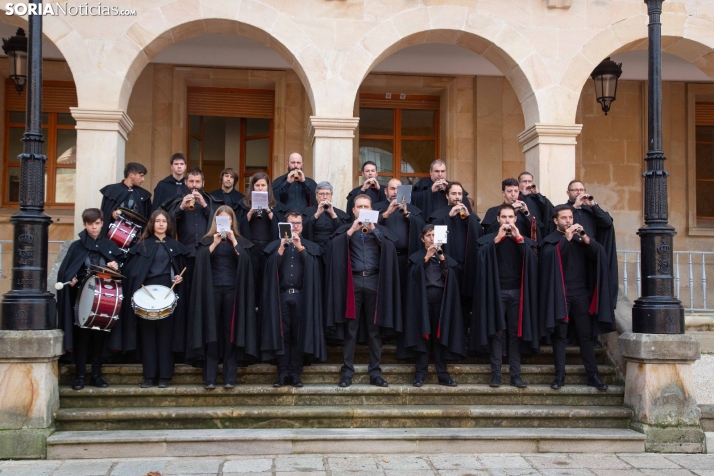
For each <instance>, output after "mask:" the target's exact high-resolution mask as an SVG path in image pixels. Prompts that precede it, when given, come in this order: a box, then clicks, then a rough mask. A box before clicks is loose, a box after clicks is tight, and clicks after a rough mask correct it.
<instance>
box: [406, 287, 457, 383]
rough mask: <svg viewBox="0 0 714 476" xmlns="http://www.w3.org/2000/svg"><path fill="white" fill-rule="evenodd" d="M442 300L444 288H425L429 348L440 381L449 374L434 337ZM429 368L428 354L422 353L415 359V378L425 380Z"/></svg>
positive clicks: (442, 349) (437, 326)
mask: <svg viewBox="0 0 714 476" xmlns="http://www.w3.org/2000/svg"><path fill="white" fill-rule="evenodd" d="M443 298H444V288H440V287H437V286H428V287H427V288H426V302H427V305H428V306H429V321H430V324H431V334H429V347H430V348H431V350H432V352H433V353H434V366H435V367H436V373H437V375H438V376H439V378H440V379H446V378H448V377H449V372H448V371H447V370H446V362H445V361H444V360H443V359H442V354H443V351H444V346H443V345H442V344H441V343H440V342H439V340H438V339H437V337H436V335H437V332H438V330H439V317H440V315H441V302H442V300H443ZM428 368H429V352H428V351H427V352H423V353H421V354H419V355H418V356H417V358H416V371H415V372H414V377H415V378H421V379H422V380H424V379H425V378H426V374H427V369H428Z"/></svg>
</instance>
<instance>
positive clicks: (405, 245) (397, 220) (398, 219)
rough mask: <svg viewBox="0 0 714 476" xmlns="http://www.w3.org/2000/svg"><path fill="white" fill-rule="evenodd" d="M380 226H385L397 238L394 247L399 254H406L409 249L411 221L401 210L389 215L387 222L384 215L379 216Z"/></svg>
mask: <svg viewBox="0 0 714 476" xmlns="http://www.w3.org/2000/svg"><path fill="white" fill-rule="evenodd" d="M379 221H380V224H384V226H386V227H387V228H389V230H390V231H392V232H393V233H394V234H395V235H396V236H397V241H396V242H395V243H394V247H395V248H396V249H397V251H398V252H406V251H408V249H409V219H408V218H406V217H405V216H404V214H403V213H402V212H400V211H399V210H395V211H394V213H392V214H391V215H389V217H387V219H386V220H385V219H384V218H383V217H382V214H381V213H380V215H379Z"/></svg>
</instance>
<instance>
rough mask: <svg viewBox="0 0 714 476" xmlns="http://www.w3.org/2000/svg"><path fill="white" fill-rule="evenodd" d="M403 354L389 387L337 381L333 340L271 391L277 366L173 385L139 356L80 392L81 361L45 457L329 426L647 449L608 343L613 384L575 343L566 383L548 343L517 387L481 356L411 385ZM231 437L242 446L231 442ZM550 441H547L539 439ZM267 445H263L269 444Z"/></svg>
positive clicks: (181, 374)
mask: <svg viewBox="0 0 714 476" xmlns="http://www.w3.org/2000/svg"><path fill="white" fill-rule="evenodd" d="M357 353H358V355H357V356H356V357H355V360H356V362H366V360H367V349H366V348H358V350H357ZM394 354H395V348H394V347H393V346H385V349H384V353H383V359H382V374H383V377H384V378H385V379H386V380H387V381H388V382H389V384H390V385H389V387H387V388H378V387H374V386H371V385H369V384H368V383H369V378H368V375H367V365H366V364H358V365H356V366H355V369H356V374H355V377H354V379H353V385H352V386H351V387H348V388H339V387H338V386H337V382H338V380H339V369H340V365H341V364H340V362H341V352H340V349H336V348H335V349H330V351H329V357H328V362H327V363H324V364H316V365H312V366H309V367H306V368H305V370H304V373H303V376H302V380H303V382H304V383H305V386H304V387H303V388H293V387H283V388H273V387H272V383H273V382H274V381H275V378H276V373H275V367H273V366H270V365H255V366H252V367H249V368H246V369H239V373H238V382H237V383H238V384H237V385H236V387H235V388H233V389H230V390H226V389H223V388H222V387H219V388H216V389H215V390H212V391H208V390H205V389H204V388H203V386H202V378H201V370H200V369H196V368H193V367H190V366H186V365H178V366H177V368H176V374H175V376H174V379H173V380H172V385H171V387H169V388H167V389H160V388H157V387H152V388H150V389H140V388H139V386H138V383H139V382H140V381H141V380H142V375H141V365H137V364H133V365H107V366H105V367H104V378H105V379H106V380H107V381H108V382H109V384H110V387H109V388H106V389H98V388H94V387H86V388H85V389H83V390H81V391H75V390H72V389H71V388H70V387H69V385H70V383H71V380H72V378H73V375H74V368H73V367H72V366H64V367H62V368H61V371H60V409H59V410H58V411H57V413H56V424H57V428H58V430H59V431H58V432H57V433H55V435H53V436H52V437H50V439H49V440H48V456H50V455H52V457H58V456H62V457H97V454H98V453H96V452H98V451H101V444H100V443H99V442H101V441H105V442H106V441H113V444H114V445H117V444H118V445H119V446H120V447H123V448H135V449H136V450H137V451H142V454H144V453H145V452H146V451H147V447H142V446H141V445H142V444H143V443H147V442H148V441H154V442H155V441H157V439H158V440H160V441H163V443H162V445H160V448H162V449H157V450H155V451H154V452H153V453H152V454H153V455H155V456H159V455H160V454H157V453H161V454H164V455H165V454H168V453H167V451H168V450H167V448H168V446H171V445H169V444H168V443H167V441H169V440H170V441H173V442H174V443H173V444H174V445H178V447H184V446H185V445H187V444H188V445H191V444H192V445H201V444H204V445H205V446H206V447H205V448H204V449H203V450H202V451H209V452H210V451H211V448H212V446H211V445H210V444H208V443H207V442H210V441H214V442H215V441H216V439H217V440H220V441H221V442H222V444H221V445H218V446H216V448H218V447H220V448H224V449H223V450H221V451H228V453H225V452H224V453H220V454H240V453H238V452H239V451H241V449H240V448H243V447H244V446H245V445H246V444H248V445H249V444H253V445H255V443H256V440H255V438H258V436H259V435H260V437H259V439H260V438H262V439H266V441H268V440H269V441H275V438H278V439H279V440H280V438H282V440H281V441H283V443H285V442H286V441H290V442H292V443H291V446H290V448H291V449H290V451H298V450H296V448H297V447H296V446H295V445H298V446H299V444H298V443H296V442H302V443H301V444H302V445H303V446H302V448H304V447H305V442H306V441H311V442H313V443H314V442H315V441H324V440H326V435H332V436H331V437H330V438H329V440H330V441H332V442H334V441H343V442H344V440H349V441H350V443H349V445H350V448H351V450H350V451H352V452H354V451H359V449H358V448H366V449H375V447H373V446H370V445H369V444H367V443H366V442H372V443H374V442H375V441H379V440H381V439H385V438H386V439H387V440H389V441H391V442H392V444H387V445H386V446H384V447H376V449H382V450H383V451H384V452H388V451H387V450H386V448H394V444H393V443H394V441H399V442H401V443H400V444H401V445H402V446H399V445H397V447H399V448H402V449H403V448H404V446H403V445H404V444H406V443H405V442H406V441H411V442H412V443H414V444H415V445H416V446H415V448H421V449H420V450H419V451H424V450H423V448H424V444H425V443H424V441H425V440H424V439H425V438H426V440H428V441H430V442H431V444H436V443H435V441H441V439H443V440H444V441H453V440H454V439H460V440H464V441H471V442H472V443H473V444H472V445H470V446H469V449H470V451H477V448H480V447H481V448H483V449H487V447H489V445H493V444H494V443H495V442H496V441H498V440H499V439H504V440H508V441H521V440H522V443H523V444H526V443H527V444H526V446H528V444H530V445H533V444H536V447H535V449H534V451H539V450H542V448H547V449H545V450H546V451H556V449H553V448H555V447H554V446H553V441H562V443H563V445H565V446H564V447H563V448H565V449H567V450H568V451H572V449H570V448H572V447H573V446H572V445H574V444H576V443H575V441H578V442H580V443H581V444H582V448H583V451H585V450H586V449H587V450H590V451H592V450H594V449H595V448H597V449H598V450H599V451H615V450H617V451H623V449H622V448H627V451H643V449H644V443H643V438H642V437H641V435H640V434H639V433H636V432H633V431H631V430H629V429H628V428H629V423H630V418H631V415H632V413H631V411H630V410H629V409H627V408H625V407H623V406H622V402H623V393H624V388H623V387H622V385H621V384H620V383H618V382H617V377H616V371H615V368H614V367H613V366H611V365H610V364H609V362H608V361H607V358H606V355H605V352H604V350H603V349H598V351H597V355H598V360H599V366H600V372H601V377H602V378H603V380H604V381H605V382H607V383H608V384H609V385H610V389H609V390H608V391H606V392H599V391H597V390H596V389H594V388H592V387H588V386H586V385H585V383H586V376H585V370H584V368H583V367H582V365H581V362H580V356H579V353H578V349H577V348H569V349H568V356H567V361H566V362H567V373H568V376H567V380H566V386H565V387H564V388H562V389H560V390H557V391H556V390H552V389H551V388H550V387H549V384H550V382H551V380H552V378H553V368H552V350H551V348H549V347H546V348H544V349H542V351H541V353H540V354H539V355H535V356H531V357H528V358H524V361H523V367H522V377H523V380H524V381H525V382H527V383H528V384H529V386H528V388H526V389H517V388H515V387H511V386H509V385H508V378H509V375H508V369H507V366H504V375H503V381H504V383H505V385H503V386H502V387H500V388H490V387H489V386H488V382H489V381H490V369H489V366H488V363H487V360H486V359H484V358H470V359H467V360H466V361H462V362H460V363H459V364H454V365H451V366H450V372H451V375H452V377H453V378H454V380H456V381H457V382H458V383H459V386H458V387H456V388H448V387H443V386H440V385H437V384H436V383H437V382H436V375H435V374H434V373H431V374H430V375H429V377H428V379H427V381H426V383H425V385H424V386H423V387H421V388H415V387H413V386H412V385H411V382H412V380H413V373H414V367H413V365H411V364H403V363H397V361H396V360H395V359H394ZM430 371H433V369H430ZM248 429H250V431H247V432H246V430H248ZM286 429H289V431H288V430H286ZM338 429H344V430H338ZM189 430H190V431H189ZM216 430H219V431H216ZM335 432H337V433H335ZM494 432H496V433H494ZM568 432H570V433H568ZM187 435H191V436H190V437H189V436H187ZM251 435H252V436H251ZM277 435H282V437H280V438H279V437H278V436H277ZM167 439H168V440H167ZM226 441H228V443H226ZM201 442H203V443H201ZM240 442H243V443H240ZM415 442H421V445H419V444H417V443H415ZM476 442H480V444H477V443H476ZM545 442H550V443H549V445H545ZM586 442H590V443H589V444H585V443H586ZM226 444H227V445H228V447H229V448H233V449H232V450H225V445H226ZM385 444H386V443H385ZM541 444H542V445H545V446H543V447H542V448H540V447H539V446H538V445H541ZM167 445H168V446H167ZM182 445H183V446H182ZM231 445H232V446H231ZM365 445H366V446H365ZM484 445H485V446H484ZM603 445H604V446H603ZM556 446H557V445H556ZM308 447H309V445H308ZM340 447H341V448H342V449H343V451H344V447H342V446H340ZM265 448H266V449H263V450H257V451H268V449H267V448H272V446H271V445H267V446H266V447H265ZM494 448H498V447H494ZM539 448H540V449H539ZM608 448H612V449H610V450H608ZM273 450H274V449H273ZM273 450H271V451H273ZM131 451H133V450H131ZM251 451H252V452H254V451H256V450H255V449H252V450H251ZM519 451H520V450H519ZM68 455H69V456H68ZM144 456H146V454H144Z"/></svg>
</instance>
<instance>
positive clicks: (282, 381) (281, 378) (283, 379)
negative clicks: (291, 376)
mask: <svg viewBox="0 0 714 476" xmlns="http://www.w3.org/2000/svg"><path fill="white" fill-rule="evenodd" d="M287 380H288V376H287V375H278V380H276V381H275V383H274V384H273V387H275V388H278V387H284V386H286V385H287V384H288V382H287Z"/></svg>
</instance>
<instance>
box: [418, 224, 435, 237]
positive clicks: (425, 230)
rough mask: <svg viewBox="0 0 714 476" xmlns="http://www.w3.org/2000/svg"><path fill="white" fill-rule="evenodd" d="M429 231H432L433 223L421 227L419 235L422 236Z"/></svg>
mask: <svg viewBox="0 0 714 476" xmlns="http://www.w3.org/2000/svg"><path fill="white" fill-rule="evenodd" d="M430 231H434V225H431V224H429V225H425V226H424V228H422V229H421V237H422V238H424V237H425V236H426V234H427V233H429V232H430Z"/></svg>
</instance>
